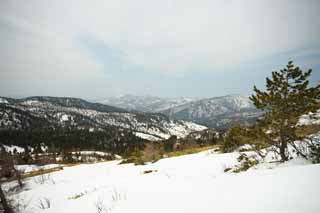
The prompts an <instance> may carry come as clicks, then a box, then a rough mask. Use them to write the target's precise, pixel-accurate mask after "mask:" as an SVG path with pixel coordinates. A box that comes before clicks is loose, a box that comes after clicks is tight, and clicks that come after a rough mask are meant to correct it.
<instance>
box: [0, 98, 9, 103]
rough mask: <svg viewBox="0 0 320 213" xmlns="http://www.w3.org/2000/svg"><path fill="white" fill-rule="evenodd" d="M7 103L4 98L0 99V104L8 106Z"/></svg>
mask: <svg viewBox="0 0 320 213" xmlns="http://www.w3.org/2000/svg"><path fill="white" fill-rule="evenodd" d="M8 103H9V102H8V101H7V100H6V99H4V98H0V104H8Z"/></svg>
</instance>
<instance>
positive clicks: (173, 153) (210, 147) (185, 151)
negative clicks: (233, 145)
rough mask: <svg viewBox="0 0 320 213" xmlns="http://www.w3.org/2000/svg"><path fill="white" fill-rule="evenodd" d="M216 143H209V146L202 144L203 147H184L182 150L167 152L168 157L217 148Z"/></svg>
mask: <svg viewBox="0 0 320 213" xmlns="http://www.w3.org/2000/svg"><path fill="white" fill-rule="evenodd" d="M218 148H219V146H218V145H211V146H204V147H197V148H190V149H184V150H178V151H174V152H169V153H167V155H168V157H177V156H181V155H190V154H195V153H199V152H203V151H207V150H210V149H218Z"/></svg>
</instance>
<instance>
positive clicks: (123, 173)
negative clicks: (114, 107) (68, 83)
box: [6, 151, 320, 213]
mask: <svg viewBox="0 0 320 213" xmlns="http://www.w3.org/2000/svg"><path fill="white" fill-rule="evenodd" d="M238 155H239V153H229V154H217V153H214V152H213V151H205V152H201V153H198V154H193V155H186V156H181V157H174V158H167V159H162V160H160V161H158V162H156V163H154V164H149V165H146V166H134V165H132V164H125V165H118V164H119V162H120V161H112V162H105V163H97V164H91V165H79V166H74V167H67V168H64V170H62V171H58V172H54V173H51V174H50V175H48V176H46V177H45V180H46V181H45V182H44V183H43V182H41V181H39V178H40V177H34V178H29V179H27V181H26V187H25V189H24V190H23V191H20V192H19V193H17V194H16V195H15V196H13V197H12V198H13V200H15V201H16V202H17V201H18V200H19V201H20V203H24V204H27V205H25V207H23V208H25V209H24V210H23V211H22V212H43V213H70V212H79V213H80V212H83V213H91V212H92V213H94V212H99V211H98V209H99V210H100V212H102V213H107V212H108V213H129V212H139V213H151V212H152V213H164V212H172V213H180V212H181V213H196V212H199V213H206V212H208V213H209V212H210V213H214V212H219V213H222V212H223V213H228V212H233V213H235V212H237V213H250V212H252V213H253V212H254V213H257V212H259V213H264V212H265V213H271V212H281V213H286V212H290V213H294V212H297V213H298V212H299V213H302V212H303V213H312V212H314V213H318V212H320V201H319V189H320V181H319V180H320V165H319V164H313V165H312V164H310V163H309V162H307V161H305V160H302V159H295V160H292V161H291V162H288V163H286V164H281V165H272V164H269V165H267V166H266V165H263V166H259V167H258V168H256V169H251V170H249V171H247V172H242V173H238V174H234V173H224V169H225V168H227V167H230V166H233V165H235V164H237V161H236V158H237V156H238ZM151 170H152V172H150V171H151ZM146 171H147V172H149V173H146ZM11 184H13V183H11ZM6 187H8V185H7V186H6ZM41 203H42V205H41ZM48 206H50V208H46V207H48ZM45 208H46V209H45Z"/></svg>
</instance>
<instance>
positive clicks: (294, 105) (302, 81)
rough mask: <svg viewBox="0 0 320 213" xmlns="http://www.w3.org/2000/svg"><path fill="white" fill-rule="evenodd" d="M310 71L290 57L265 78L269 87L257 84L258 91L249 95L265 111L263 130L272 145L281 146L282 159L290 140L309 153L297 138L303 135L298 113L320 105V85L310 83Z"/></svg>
mask: <svg viewBox="0 0 320 213" xmlns="http://www.w3.org/2000/svg"><path fill="white" fill-rule="evenodd" d="M311 73H312V70H311V69H310V70H308V71H306V72H304V71H302V70H301V69H300V68H299V67H297V66H294V64H293V62H292V61H289V63H288V65H287V66H286V67H285V68H284V69H282V70H280V71H274V72H272V78H266V91H261V90H259V89H257V87H256V86H254V92H255V94H254V95H252V96H251V97H250V100H251V101H252V102H253V104H254V105H255V106H256V107H257V108H258V109H261V110H263V111H264V112H265V114H264V117H263V119H261V120H260V123H259V126H260V128H263V130H264V131H261V132H264V133H265V134H266V135H267V138H268V140H267V143H268V144H269V145H274V146H275V147H277V148H278V149H277V150H279V154H280V157H281V160H282V161H286V160H288V157H289V156H288V152H287V148H288V144H291V145H292V146H293V147H294V148H295V149H296V151H297V152H298V154H301V155H302V156H304V157H306V156H305V155H304V154H303V153H302V152H300V151H299V149H298V147H297V146H296V145H295V144H294V141H295V140H298V139H301V138H299V136H298V135H297V134H296V124H297V121H298V119H299V117H300V116H301V115H303V114H305V113H308V112H311V111H315V110H316V109H317V108H318V106H319V105H318V104H319V98H320V85H316V86H314V87H310V86H309V80H308V78H309V77H310V75H311ZM266 135H265V136H266Z"/></svg>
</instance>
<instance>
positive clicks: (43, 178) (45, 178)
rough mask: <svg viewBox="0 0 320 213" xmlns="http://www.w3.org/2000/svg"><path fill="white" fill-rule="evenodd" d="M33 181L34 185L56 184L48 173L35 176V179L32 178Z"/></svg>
mask: <svg viewBox="0 0 320 213" xmlns="http://www.w3.org/2000/svg"><path fill="white" fill-rule="evenodd" d="M33 181H34V182H35V183H36V184H45V183H51V184H55V183H56V182H55V181H54V180H53V179H52V177H51V175H50V173H47V174H42V175H39V176H36V177H34V178H33Z"/></svg>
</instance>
